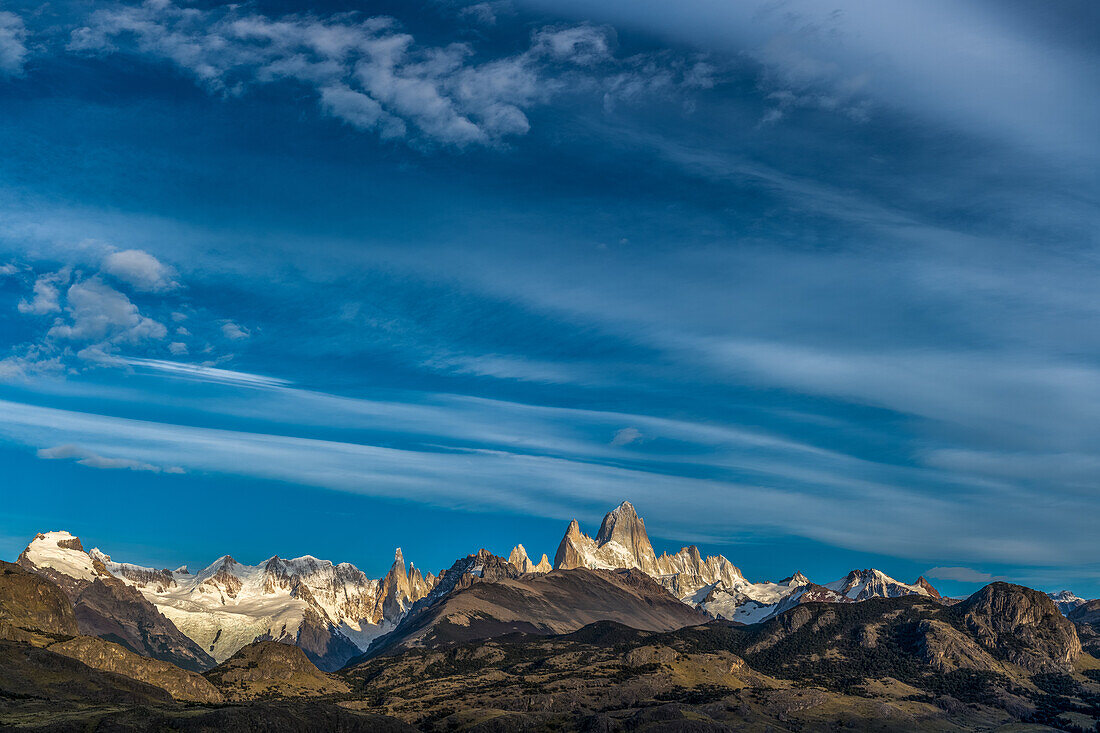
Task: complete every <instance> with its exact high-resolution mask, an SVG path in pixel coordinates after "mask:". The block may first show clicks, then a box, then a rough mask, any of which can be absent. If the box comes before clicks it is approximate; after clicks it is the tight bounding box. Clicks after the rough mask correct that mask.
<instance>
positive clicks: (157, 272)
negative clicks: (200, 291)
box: [103, 249, 179, 293]
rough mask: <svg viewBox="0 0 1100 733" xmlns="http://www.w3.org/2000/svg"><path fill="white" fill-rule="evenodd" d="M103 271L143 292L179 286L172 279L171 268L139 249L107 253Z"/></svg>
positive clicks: (154, 291) (156, 291)
mask: <svg viewBox="0 0 1100 733" xmlns="http://www.w3.org/2000/svg"><path fill="white" fill-rule="evenodd" d="M103 272H106V273H107V274H109V275H112V276H113V277H115V278H117V279H119V280H121V281H122V282H124V283H127V284H129V285H131V286H133V287H134V288H135V289H137V290H140V291H144V292H151V293H159V292H163V291H165V290H171V289H173V288H177V287H179V283H177V282H176V281H175V280H173V274H174V273H173V272H172V268H170V267H167V266H166V265H164V264H163V263H161V262H160V260H158V259H157V258H156V257H154V256H153V255H151V254H149V253H148V252H144V251H142V250H140V249H127V250H123V251H121V252H112V253H111V254H109V255H107V257H106V258H104V260H103Z"/></svg>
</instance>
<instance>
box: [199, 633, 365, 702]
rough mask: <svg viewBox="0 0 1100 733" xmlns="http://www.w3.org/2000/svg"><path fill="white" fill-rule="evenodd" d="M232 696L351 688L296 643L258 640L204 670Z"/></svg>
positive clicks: (319, 692) (306, 694)
mask: <svg viewBox="0 0 1100 733" xmlns="http://www.w3.org/2000/svg"><path fill="white" fill-rule="evenodd" d="M205 676H206V678H207V679H208V680H209V681H210V682H211V683H213V685H214V686H215V687H217V688H218V689H219V690H220V691H221V692H222V694H224V695H225V697H226V698H228V699H230V700H256V699H261V698H268V697H317V696H319V695H332V694H338V693H344V692H347V691H348V687H347V685H345V684H344V683H343V682H341V681H340V680H338V679H336V678H334V677H330V676H329V675H327V674H325V673H324V672H322V671H321V670H319V669H317V667H316V666H315V665H314V664H313V662H311V661H309V658H308V657H306V655H305V653H304V652H303V651H302V650H301V649H300V648H299V647H296V646H291V645H290V644H280V643H278V642H275V641H258V642H255V643H252V644H249V645H248V646H245V647H243V648H242V649H240V650H238V651H237V653H236V654H234V655H233V656H232V657H230V658H229V659H228V660H226V661H225V662H222V663H221V664H219V665H218V666H217V667H215V668H214V669H212V670H210V671H208V672H207V673H206V674H205Z"/></svg>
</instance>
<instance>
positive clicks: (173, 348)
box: [168, 341, 187, 356]
mask: <svg viewBox="0 0 1100 733" xmlns="http://www.w3.org/2000/svg"><path fill="white" fill-rule="evenodd" d="M168 351H169V352H170V353H171V354H172V355H173V356H184V355H186V354H187V344H185V343H183V342H181V341H173V342H172V343H170V344H168Z"/></svg>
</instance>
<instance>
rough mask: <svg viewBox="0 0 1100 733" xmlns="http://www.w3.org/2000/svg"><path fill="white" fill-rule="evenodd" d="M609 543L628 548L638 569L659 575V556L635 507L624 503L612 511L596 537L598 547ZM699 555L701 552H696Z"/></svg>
mask: <svg viewBox="0 0 1100 733" xmlns="http://www.w3.org/2000/svg"><path fill="white" fill-rule="evenodd" d="M609 542H616V543H618V544H619V545H621V546H622V547H624V548H626V550H627V551H628V552H630V554H631V555H633V557H634V560H635V561H636V565H637V567H638V568H640V569H641V570H643V571H644V572H646V573H648V574H649V575H657V574H658V570H657V555H656V554H655V553H654V552H653V545H651V544H650V542H649V535H648V534H647V533H646V531H645V521H643V520H642V518H641V517H639V516H638V512H636V511H635V510H634V505H633V504H631V503H630V502H629V501H624V502H623V503H622V504H619V506H617V507H615V508H614V509H613V510H612V511H610V512H609V513H608V514H607V515H606V516H605V517H604V518H603V524H601V525H600V531H599V533H598V534H597V535H596V545H597V546H603V545H606V544H607V543H609ZM695 554H696V555H698V554H699V550H698V549H696V550H695Z"/></svg>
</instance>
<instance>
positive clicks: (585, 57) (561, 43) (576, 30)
mask: <svg viewBox="0 0 1100 733" xmlns="http://www.w3.org/2000/svg"><path fill="white" fill-rule="evenodd" d="M608 36H609V33H608V31H607V29H603V28H596V27H594V26H589V25H579V26H574V27H572V28H562V29H560V30H552V29H549V28H544V29H542V30H538V31H535V33H534V35H533V36H532V43H531V52H532V53H534V54H545V55H546V56H548V57H550V58H552V59H554V60H556V61H567V62H569V63H573V64H577V65H579V66H591V65H593V64H596V63H599V62H601V61H606V60H607V59H608V58H610V56H611V44H610V41H609V38H608Z"/></svg>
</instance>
